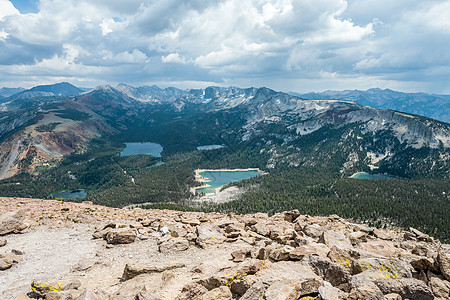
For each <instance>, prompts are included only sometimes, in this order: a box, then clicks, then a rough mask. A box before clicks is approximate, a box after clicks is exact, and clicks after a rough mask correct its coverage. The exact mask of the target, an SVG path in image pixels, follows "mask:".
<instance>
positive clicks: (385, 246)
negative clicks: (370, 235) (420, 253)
mask: <svg viewBox="0 0 450 300" xmlns="http://www.w3.org/2000/svg"><path fill="white" fill-rule="evenodd" d="M356 248H357V249H361V250H364V251H367V252H370V253H374V254H378V255H381V256H384V257H393V258H397V257H399V256H400V254H401V253H402V251H401V250H400V249H398V248H397V247H395V245H394V243H393V242H391V241H385V240H375V241H368V242H366V243H360V244H359V245H357V246H356Z"/></svg>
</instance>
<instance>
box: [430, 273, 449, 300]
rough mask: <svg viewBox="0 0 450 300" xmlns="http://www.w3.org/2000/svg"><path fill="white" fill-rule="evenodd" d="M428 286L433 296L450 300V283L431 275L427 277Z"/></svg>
mask: <svg viewBox="0 0 450 300" xmlns="http://www.w3.org/2000/svg"><path fill="white" fill-rule="evenodd" d="M429 277H430V278H429V281H430V283H429V286H430V288H431V290H432V291H433V294H434V295H435V296H436V297H438V298H442V299H450V282H449V281H446V280H444V278H442V277H439V276H436V275H433V274H432V273H431V274H430V276H429Z"/></svg>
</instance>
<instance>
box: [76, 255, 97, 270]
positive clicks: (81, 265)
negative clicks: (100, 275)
mask: <svg viewBox="0 0 450 300" xmlns="http://www.w3.org/2000/svg"><path fill="white" fill-rule="evenodd" d="M94 264H95V262H94V261H92V260H89V259H86V258H82V259H80V261H79V262H78V263H77V264H76V265H74V266H73V267H72V271H73V272H82V271H86V270H89V269H90V268H92V267H93V266H94Z"/></svg>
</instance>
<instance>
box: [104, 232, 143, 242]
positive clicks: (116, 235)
mask: <svg viewBox="0 0 450 300" xmlns="http://www.w3.org/2000/svg"><path fill="white" fill-rule="evenodd" d="M136 236H137V235H136V230H134V229H127V228H120V229H113V230H110V231H109V232H108V233H107V234H106V236H105V240H106V242H107V243H108V244H130V243H133V242H134V241H135V240H136Z"/></svg>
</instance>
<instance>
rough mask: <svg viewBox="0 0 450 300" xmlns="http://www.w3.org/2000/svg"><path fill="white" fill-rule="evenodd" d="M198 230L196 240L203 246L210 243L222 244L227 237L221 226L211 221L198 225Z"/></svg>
mask: <svg viewBox="0 0 450 300" xmlns="http://www.w3.org/2000/svg"><path fill="white" fill-rule="evenodd" d="M196 232H197V240H196V242H197V244H198V245H200V246H202V247H203V246H205V245H208V244H220V243H223V242H224V241H225V239H226V237H225V236H224V235H223V233H222V230H221V229H220V227H219V226H217V225H215V224H211V223H203V224H201V225H199V226H197V227H196Z"/></svg>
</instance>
